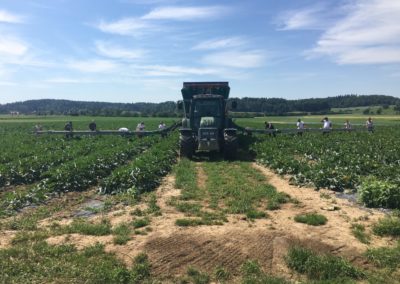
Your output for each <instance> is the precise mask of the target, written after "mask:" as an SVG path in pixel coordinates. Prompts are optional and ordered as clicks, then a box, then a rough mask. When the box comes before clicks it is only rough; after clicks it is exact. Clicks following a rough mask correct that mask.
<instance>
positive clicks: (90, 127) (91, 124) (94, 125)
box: [89, 120, 97, 131]
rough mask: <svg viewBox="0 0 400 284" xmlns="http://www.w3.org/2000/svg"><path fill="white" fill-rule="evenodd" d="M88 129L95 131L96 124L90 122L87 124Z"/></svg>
mask: <svg viewBox="0 0 400 284" xmlns="http://www.w3.org/2000/svg"><path fill="white" fill-rule="evenodd" d="M89 129H90V131H96V130H97V125H96V122H95V121H94V120H92V122H91V123H89Z"/></svg>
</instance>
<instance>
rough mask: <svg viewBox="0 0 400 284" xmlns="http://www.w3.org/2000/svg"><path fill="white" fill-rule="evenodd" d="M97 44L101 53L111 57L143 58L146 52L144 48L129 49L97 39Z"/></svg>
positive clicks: (97, 48)
mask: <svg viewBox="0 0 400 284" xmlns="http://www.w3.org/2000/svg"><path fill="white" fill-rule="evenodd" d="M95 45H96V50H97V52H98V53H99V54H101V55H103V56H107V57H111V58H118V59H138V58H142V57H143V56H144V55H145V53H146V52H145V51H144V50H142V49H127V48H123V47H120V46H117V45H115V44H113V43H110V42H104V41H97V42H95Z"/></svg>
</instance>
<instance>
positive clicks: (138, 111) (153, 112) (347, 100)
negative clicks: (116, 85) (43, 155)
mask: <svg viewBox="0 0 400 284" xmlns="http://www.w3.org/2000/svg"><path fill="white" fill-rule="evenodd" d="M229 100H230V101H236V102H237V109H236V110H235V112H236V113H239V112H242V113H261V114H266V115H290V114H293V113H311V114H322V113H329V112H331V109H332V108H347V107H360V106H383V107H384V106H388V105H396V106H397V107H396V108H397V109H399V110H400V99H399V98H396V97H392V96H384V95H343V96H337V97H328V98H314V99H299V100H286V99H280V98H232V99H229ZM11 112H19V113H21V114H37V115H60V114H64V115H91V116H162V117H168V116H170V117H172V116H180V115H181V114H180V113H178V111H177V108H176V102H172V101H168V102H162V103H106V102H84V101H69V100H51V99H43V100H29V101H24V102H16V103H9V104H4V105H0V113H1V114H8V113H11Z"/></svg>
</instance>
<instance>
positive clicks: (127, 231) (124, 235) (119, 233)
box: [113, 223, 132, 245]
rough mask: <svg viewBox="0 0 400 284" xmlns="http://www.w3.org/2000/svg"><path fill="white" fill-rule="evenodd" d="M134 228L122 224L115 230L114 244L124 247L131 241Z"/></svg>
mask: <svg viewBox="0 0 400 284" xmlns="http://www.w3.org/2000/svg"><path fill="white" fill-rule="evenodd" d="M131 233H132V227H131V225H130V224H127V223H121V224H119V225H118V226H117V227H115V228H114V229H113V234H114V235H115V236H114V240H113V241H114V244H116V245H123V244H126V243H127V242H128V241H129V240H130V239H131V236H130V235H131Z"/></svg>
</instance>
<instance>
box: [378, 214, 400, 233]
mask: <svg viewBox="0 0 400 284" xmlns="http://www.w3.org/2000/svg"><path fill="white" fill-rule="evenodd" d="M372 231H373V232H374V233H375V234H376V235H378V236H393V237H398V236H400V217H397V216H388V217H385V218H383V219H380V220H379V221H378V223H376V224H374V226H373V227H372Z"/></svg>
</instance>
